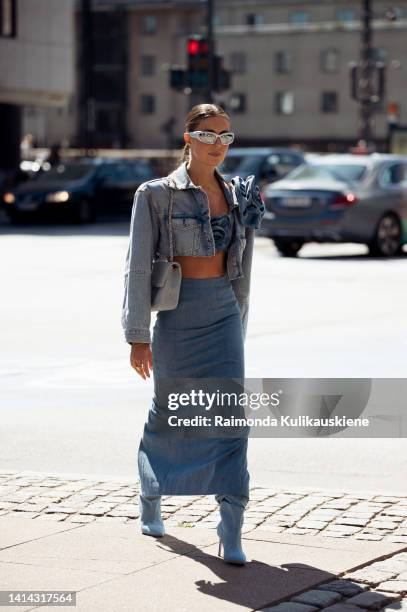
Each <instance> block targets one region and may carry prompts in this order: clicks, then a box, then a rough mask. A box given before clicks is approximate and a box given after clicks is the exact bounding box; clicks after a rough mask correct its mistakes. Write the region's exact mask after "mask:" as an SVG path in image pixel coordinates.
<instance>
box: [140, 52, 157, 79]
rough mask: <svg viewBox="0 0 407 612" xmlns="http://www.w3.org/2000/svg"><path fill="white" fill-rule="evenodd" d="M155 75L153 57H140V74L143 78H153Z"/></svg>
mask: <svg viewBox="0 0 407 612" xmlns="http://www.w3.org/2000/svg"><path fill="white" fill-rule="evenodd" d="M154 73H155V57H154V55H142V56H141V74H142V75H143V76H153V75H154Z"/></svg>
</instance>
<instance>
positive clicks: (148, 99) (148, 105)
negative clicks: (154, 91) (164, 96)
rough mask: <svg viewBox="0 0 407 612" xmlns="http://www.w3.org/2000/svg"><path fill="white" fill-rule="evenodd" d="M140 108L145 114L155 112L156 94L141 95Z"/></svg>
mask: <svg viewBox="0 0 407 612" xmlns="http://www.w3.org/2000/svg"><path fill="white" fill-rule="evenodd" d="M140 110H141V112H142V113H143V114H144V115H152V114H153V113H155V96H153V95H151V94H143V95H142V96H141V109H140Z"/></svg>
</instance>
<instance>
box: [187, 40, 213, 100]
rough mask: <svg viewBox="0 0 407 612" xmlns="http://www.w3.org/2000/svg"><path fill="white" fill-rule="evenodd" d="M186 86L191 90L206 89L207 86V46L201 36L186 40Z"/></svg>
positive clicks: (206, 42)
mask: <svg viewBox="0 0 407 612" xmlns="http://www.w3.org/2000/svg"><path fill="white" fill-rule="evenodd" d="M187 53H188V62H187V74H186V85H187V86H188V87H190V88H191V89H192V90H200V89H206V88H207V87H208V84H209V45H208V41H207V40H206V39H205V38H203V37H202V36H199V35H195V36H190V37H189V38H188V47H187Z"/></svg>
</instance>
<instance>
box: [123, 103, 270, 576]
mask: <svg viewBox="0 0 407 612" xmlns="http://www.w3.org/2000/svg"><path fill="white" fill-rule="evenodd" d="M233 140H234V134H233V133H232V132H231V131H230V117H229V116H228V114H227V113H226V112H225V111H224V110H223V109H222V108H221V107H219V106H217V105H215V104H199V105H197V106H194V107H193V108H192V109H191V111H190V112H189V113H188V115H187V117H186V121H185V132H184V141H185V146H184V152H183V159H182V162H181V163H180V165H179V166H178V167H177V168H176V169H175V170H174V171H173V172H172V173H170V174H169V175H168V176H167V177H164V178H161V179H156V180H152V181H148V182H146V183H143V184H142V185H141V186H140V187H139V188H138V190H137V192H136V194H135V199H134V204H133V210H132V218H131V225H130V241H129V247H128V252H127V258H126V269H125V295H124V301H123V312H122V326H123V329H124V333H125V339H126V341H127V342H128V343H129V344H131V355H130V363H131V366H132V367H133V368H134V369H135V370H136V372H137V373H138V374H139V375H140V376H141V377H142V378H143V379H146V378H147V377H149V376H150V369H152V371H153V380H154V398H153V401H152V405H151V408H150V410H149V414H148V419H147V422H146V424H145V427H144V432H143V437H142V439H141V441H140V446H139V450H138V468H139V474H140V484H141V494H140V497H139V503H140V521H141V530H142V533H144V534H146V535H152V536H158V537H159V536H162V535H164V524H163V521H162V519H161V507H160V501H161V496H162V495H209V494H214V495H215V498H216V500H217V502H218V504H219V510H220V517H221V521H220V523H219V525H218V527H217V533H218V535H219V553H218V554H219V555H220V552H221V545H223V558H224V560H225V561H227V562H229V563H235V564H239V565H243V564H244V563H245V562H246V557H245V554H244V552H243V550H242V546H241V527H242V524H243V514H244V509H245V507H246V505H247V503H248V500H249V473H248V470H247V437H217V438H209V437H206V438H205V437H203V438H202V437H201V438H198V439H193V440H192V439H191V438H189V439H188V438H185V437H184V438H179V437H176V436H175V437H171V436H169V435H161V434H160V427H159V422H160V414H161V416H162V411H161V410H160V400H159V398H161V397H162V395H163V389H164V380H167V381H168V380H169V379H175V378H177V377H183V378H184V377H188V378H198V379H199V378H206V379H207V378H217V379H218V378H223V379H238V380H242V381H243V380H244V340H245V337H246V330H247V320H248V307H249V293H250V272H251V265H252V255H253V243H254V234H255V229H256V228H258V227H259V226H260V222H261V219H262V216H263V214H264V205H263V202H262V200H261V197H260V192H259V189H258V187H257V186H255V185H254V184H253V178H254V177H249V178H248V179H247V180H246V181H244V180H243V179H241V178H240V177H235V178H234V179H232V181H231V183H230V184H228V183H227V182H226V181H225V180H224V179H223V177H222V175H221V174H220V173H219V171H218V170H217V166H218V165H219V164H221V163H222V162H223V160H224V158H225V156H226V154H227V151H228V147H229V145H230V144H231V143H232V142H233ZM170 198H172V216H171V218H172V230H173V241H171V240H170V238H169V201H170ZM170 246H172V247H173V259H174V261H176V262H178V263H179V265H180V266H181V270H182V279H181V287H180V293H179V300H178V305H177V307H176V308H174V309H172V310H162V311H159V312H158V313H157V319H156V322H155V325H154V329H153V337H152V339H151V336H150V317H151V269H152V263H153V261H154V260H156V259H162V258H167V257H168V256H169V255H170V253H171V250H170Z"/></svg>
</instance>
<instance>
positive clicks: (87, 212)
mask: <svg viewBox="0 0 407 612" xmlns="http://www.w3.org/2000/svg"><path fill="white" fill-rule="evenodd" d="M94 220H95V212H94V209H93V206H92V202H90V201H89V200H81V201H80V202H79V203H78V204H77V205H76V207H75V209H74V212H73V221H74V223H81V224H82V223H91V222H92V221H94Z"/></svg>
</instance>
